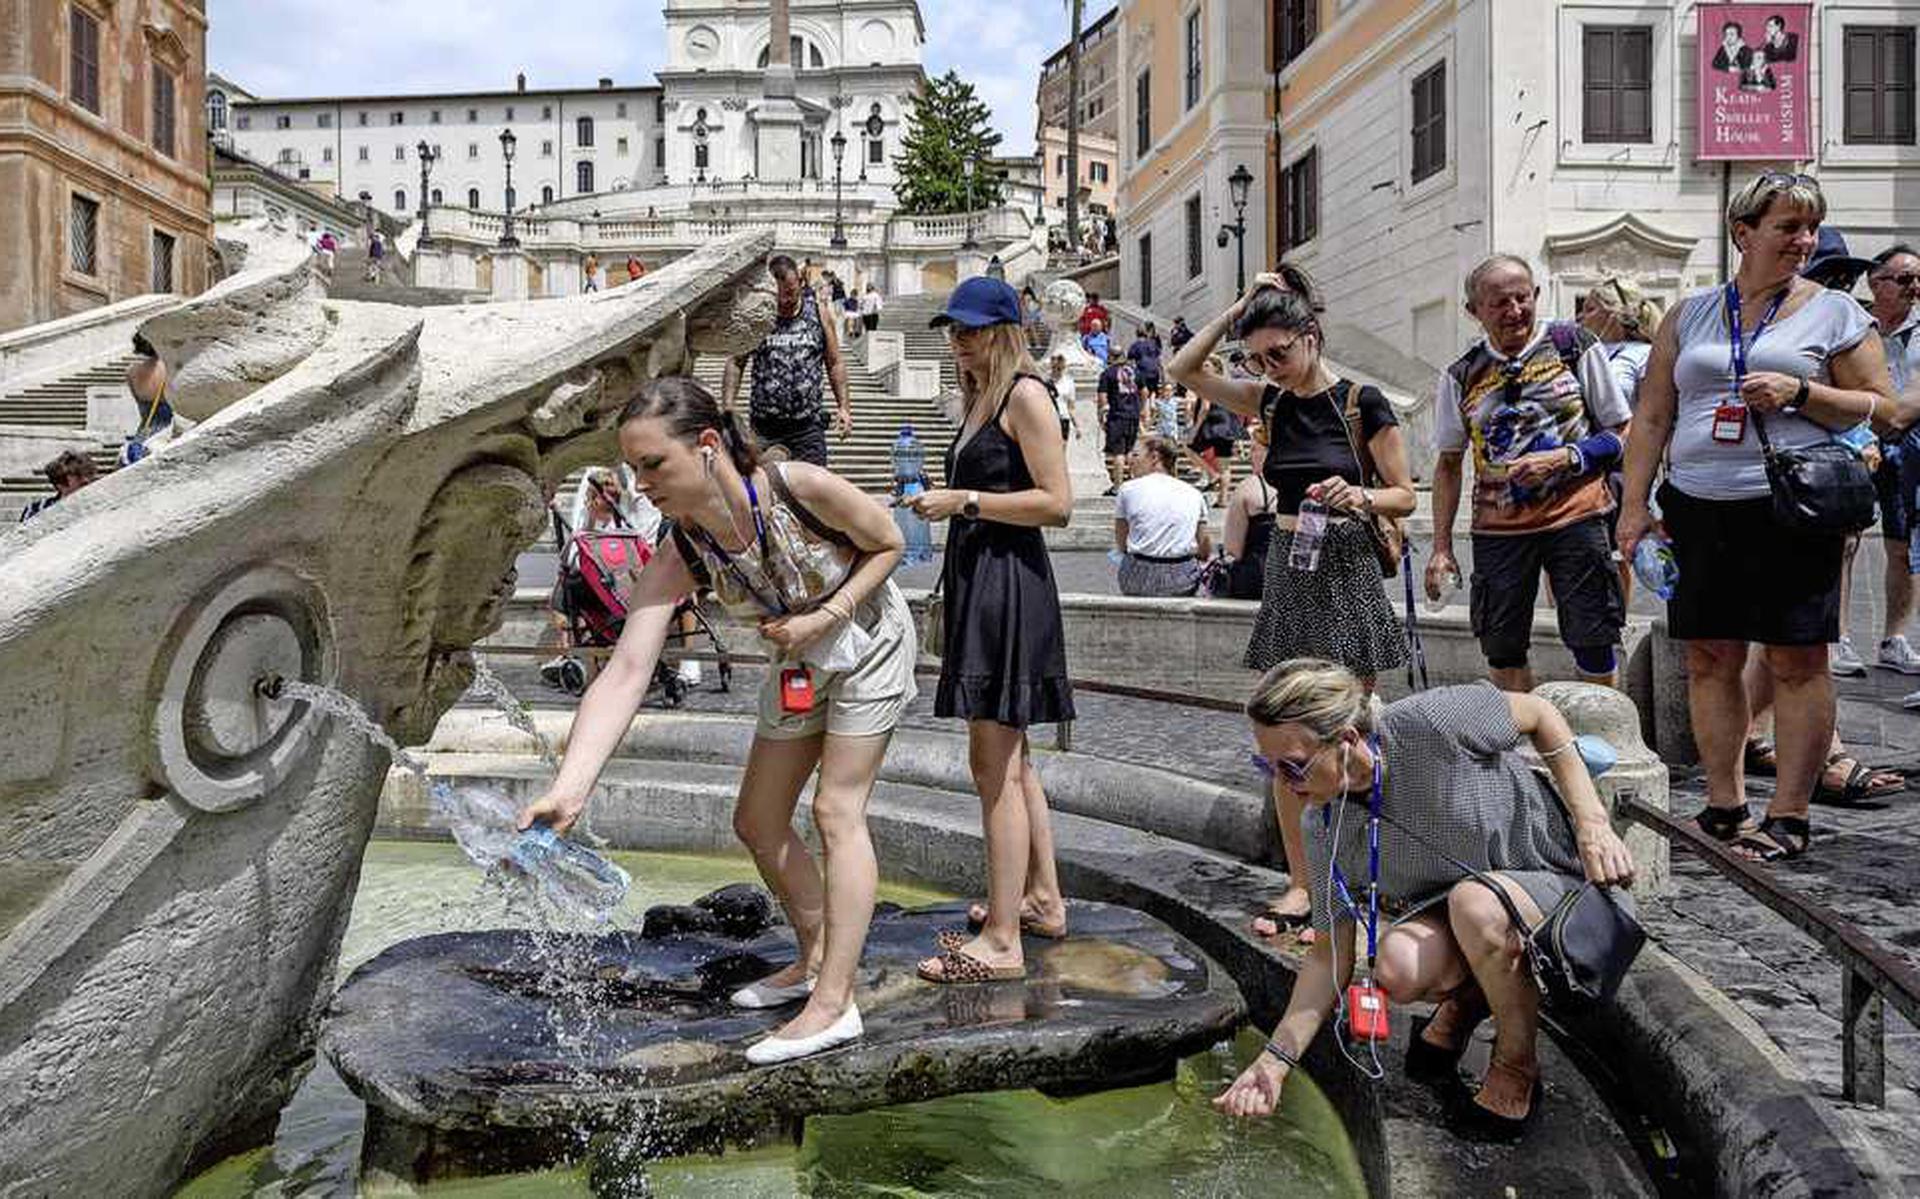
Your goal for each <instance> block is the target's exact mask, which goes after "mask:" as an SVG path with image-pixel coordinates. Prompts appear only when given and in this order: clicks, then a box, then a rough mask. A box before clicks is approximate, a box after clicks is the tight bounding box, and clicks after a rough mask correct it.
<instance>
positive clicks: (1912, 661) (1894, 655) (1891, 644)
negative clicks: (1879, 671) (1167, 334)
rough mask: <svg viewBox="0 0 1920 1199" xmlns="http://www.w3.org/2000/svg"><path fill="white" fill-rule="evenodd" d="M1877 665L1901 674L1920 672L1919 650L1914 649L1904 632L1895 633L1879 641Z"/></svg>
mask: <svg viewBox="0 0 1920 1199" xmlns="http://www.w3.org/2000/svg"><path fill="white" fill-rule="evenodd" d="M1879 665H1880V666H1881V667H1883V668H1884V669H1887V670H1897V671H1899V672H1900V673H1901V674H1920V651H1915V649H1914V648H1913V646H1912V645H1910V644H1909V643H1908V642H1907V638H1906V635H1905V634H1904V633H1897V634H1895V635H1894V636H1892V637H1889V638H1887V639H1886V640H1885V641H1882V642H1881V643H1880V662H1879Z"/></svg>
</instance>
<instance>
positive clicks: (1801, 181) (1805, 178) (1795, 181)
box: [1760, 171, 1820, 191]
mask: <svg viewBox="0 0 1920 1199" xmlns="http://www.w3.org/2000/svg"><path fill="white" fill-rule="evenodd" d="M1760 182H1761V183H1763V184H1765V185H1766V186H1768V187H1771V188H1776V189H1782V190H1784V189H1787V188H1795V187H1810V188H1812V189H1813V190H1815V191H1819V190H1820V181H1819V180H1818V179H1815V178H1814V177H1813V176H1812V175H1802V174H1799V173H1797V172H1789V171H1767V172H1765V173H1763V174H1762V175H1761V176H1760Z"/></svg>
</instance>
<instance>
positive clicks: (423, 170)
mask: <svg viewBox="0 0 1920 1199" xmlns="http://www.w3.org/2000/svg"><path fill="white" fill-rule="evenodd" d="M414 152H415V153H417V154H419V155H420V244H421V245H423V246H430V245H432V244H433V239H432V238H431V237H429V236H427V179H428V178H429V177H430V176H431V175H432V174H433V164H434V163H435V162H437V161H439V159H440V156H439V155H438V154H435V153H434V152H433V147H432V146H430V145H428V144H427V139H426V138H424V137H423V138H421V139H420V144H419V145H417V146H415V147H414Z"/></svg>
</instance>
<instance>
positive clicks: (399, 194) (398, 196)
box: [393, 189, 407, 212]
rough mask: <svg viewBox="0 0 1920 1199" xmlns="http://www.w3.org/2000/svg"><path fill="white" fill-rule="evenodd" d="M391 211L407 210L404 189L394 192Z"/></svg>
mask: <svg viewBox="0 0 1920 1199" xmlns="http://www.w3.org/2000/svg"><path fill="white" fill-rule="evenodd" d="M393 210H394V211H395V212H405V211H406V210H407V193H406V191H405V190H404V189H398V190H395V191H394V193H393Z"/></svg>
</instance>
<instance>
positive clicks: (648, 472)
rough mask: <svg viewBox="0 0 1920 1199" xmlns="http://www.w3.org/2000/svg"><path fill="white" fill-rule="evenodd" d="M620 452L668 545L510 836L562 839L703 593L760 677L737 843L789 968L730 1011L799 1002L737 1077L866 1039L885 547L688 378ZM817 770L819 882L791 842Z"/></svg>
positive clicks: (870, 502) (644, 402)
mask: <svg viewBox="0 0 1920 1199" xmlns="http://www.w3.org/2000/svg"><path fill="white" fill-rule="evenodd" d="M620 453H621V456H622V457H623V458H624V459H625V460H626V462H627V463H628V464H629V465H631V466H632V467H633V469H634V471H635V474H636V477H637V478H638V480H639V487H640V490H641V491H642V492H643V493H644V494H645V495H647V496H648V498H650V499H651V500H652V501H653V502H654V503H655V504H656V505H657V506H658V507H659V508H660V510H661V511H662V512H663V513H665V514H666V515H667V516H668V517H670V518H672V519H673V520H674V522H675V528H674V532H673V535H672V536H671V537H670V538H668V539H667V540H666V541H665V542H664V543H663V544H662V545H661V547H660V550H659V553H658V554H657V555H656V556H655V557H654V559H653V560H652V562H651V563H649V564H648V566H647V569H646V570H645V571H643V572H641V574H640V576H639V578H638V580H637V581H636V583H635V585H634V594H633V598H632V602H631V605H630V609H629V613H628V617H627V624H626V629H625V631H624V632H623V633H622V634H621V637H620V643H619V645H618V647H617V648H616V649H615V650H614V653H613V657H612V659H611V660H610V661H609V662H608V664H607V668H606V669H605V670H604V671H602V672H601V674H600V676H599V677H598V678H596V679H595V680H594V683H593V685H592V686H591V687H589V688H588V689H587V693H586V695H585V697H584V698H583V699H582V700H581V702H580V711H579V713H578V714H577V715H576V716H575V717H574V722H573V731H572V733H571V735H570V736H569V738H568V741H567V755H566V758H565V760H564V761H563V762H562V763H561V765H560V773H559V776H558V777H557V778H556V779H555V780H554V783H553V786H552V787H551V788H550V789H549V790H548V792H547V794H546V795H545V796H544V797H542V798H541V799H540V800H539V801H538V802H537V803H535V804H533V805H531V806H530V807H528V808H527V809H526V810H524V811H523V812H522V813H521V815H520V820H521V824H522V827H525V826H527V825H530V824H532V823H533V822H535V821H541V822H545V823H549V824H551V825H552V826H553V827H554V828H555V829H556V830H557V831H559V832H565V831H566V830H567V829H568V828H569V827H571V826H572V824H573V823H574V822H575V821H576V820H578V819H579V818H580V815H581V813H582V812H583V811H584V810H585V808H586V804H587V797H588V794H589V792H591V791H592V789H593V786H594V783H595V781H596V780H597V779H598V778H599V775H600V771H601V769H602V768H603V767H604V766H605V765H606V762H607V759H608V758H609V757H611V756H612V754H613V751H614V748H615V746H617V745H618V744H619V742H620V739H621V737H623V736H624V735H625V734H626V732H627V728H628V725H629V724H630V723H631V722H632V720H633V717H634V713H635V712H636V711H638V710H639V707H640V701H641V699H642V698H643V697H644V696H645V694H646V688H647V681H648V680H649V679H651V678H652V676H653V668H654V664H655V663H656V662H657V661H658V659H659V656H660V649H661V645H662V644H663V642H664V641H665V638H666V632H667V623H668V619H669V617H670V616H671V614H672V612H673V607H674V603H675V601H676V600H677V599H678V597H680V596H682V595H685V594H687V593H688V592H690V591H692V590H693V589H694V588H695V587H696V586H697V585H701V584H705V585H707V586H710V587H711V588H712V589H713V593H714V596H715V598H716V599H717V600H718V602H719V603H720V604H721V605H722V606H724V607H725V608H727V609H728V611H729V612H731V613H733V614H734V615H736V616H740V617H743V618H747V619H752V620H757V621H758V622H759V628H760V634H761V636H762V637H763V638H764V639H765V640H766V642H767V643H768V646H769V650H770V654H771V656H772V657H773V658H774V659H775V662H774V663H773V664H772V665H771V666H769V668H768V675H767V683H766V686H765V687H763V688H762V689H761V694H760V712H759V722H758V728H757V730H756V732H755V736H754V741H753V749H752V752H751V753H750V755H749V756H748V758H747V765H746V773H745V775H744V777H743V778H742V779H741V781H740V797H739V801H738V804H737V806H736V807H735V809H734V817H733V827H734V831H735V832H736V833H737V834H738V835H739V837H740V839H741V841H743V842H745V843H746V846H747V849H748V850H749V851H750V852H751V853H752V855H753V860H754V865H755V866H756V867H758V868H759V871H760V876H761V877H762V878H763V879H765V880H766V883H767V886H768V887H769V888H771V889H772V890H773V892H774V893H775V894H776V895H777V896H779V898H780V902H781V905H782V906H783V907H784V908H785V909H786V914H787V919H788V921H789V922H790V923H791V924H792V925H793V930H794V936H795V938H796V939H797V941H798V943H799V952H798V954H797V956H796V957H795V959H794V962H793V964H792V965H790V966H788V967H786V968H785V969H782V970H779V971H777V972H775V973H774V974H772V975H769V976H768V977H766V978H764V979H761V980H760V981H759V982H756V983H754V984H752V985H750V986H747V987H742V988H741V989H740V990H739V991H737V992H735V993H734V995H733V1002H734V1003H735V1004H736V1005H738V1006H740V1007H746V1008H767V1007H778V1006H781V1005H784V1004H789V1003H797V1002H800V1001H802V1000H805V1001H806V1005H805V1006H804V1007H802V1008H801V1009H800V1011H799V1013H798V1014H797V1015H795V1016H794V1017H793V1019H792V1020H790V1021H788V1022H787V1023H786V1024H785V1025H783V1026H782V1027H781V1028H780V1029H778V1030H777V1031H776V1032H775V1033H774V1034H773V1035H772V1036H770V1037H767V1038H766V1039H765V1040H763V1041H760V1042H759V1043H758V1044H756V1045H754V1046H752V1047H751V1048H749V1049H748V1050H747V1060H748V1061H749V1062H752V1063H754V1064H757V1065H764V1064H768V1063H772V1062H780V1061H787V1060H790V1059H792V1058H797V1057H805V1056H807V1055H809V1054H813V1053H819V1052H821V1051H823V1050H826V1049H831V1048H833V1047H834V1046H837V1045H842V1044H845V1043H846V1042H848V1041H851V1040H854V1039H855V1038H857V1037H859V1036H860V1035H861V1031H862V1029H861V1022H860V1009H859V1008H858V1007H857V1006H856V1005H855V1004H854V1001H853V988H854V976H855V973H856V971H857V970H858V967H859V964H860V952H861V949H862V947H863V945H864V944H865V942H866V935H867V924H868V921H869V920H870V919H871V917H872V915H873V901H874V892H875V888H876V887H877V885H878V882H879V870H878V866H877V864H876V863H875V861H874V854H873V843H872V841H871V840H870V839H869V838H868V835H867V822H866V805H867V797H868V795H869V794H870V793H871V792H872V790H873V783H874V779H875V778H876V777H877V776H878V775H879V772H880V760H881V758H882V757H883V756H884V755H885V754H886V750H887V741H888V739H889V737H890V736H891V734H892V732H893V728H894V726H895V725H896V724H897V723H898V722H899V719H900V714H901V712H902V711H904V710H905V709H906V706H907V705H908V703H910V702H911V701H912V700H913V697H914V681H913V668H914V661H915V657H916V653H917V648H918V646H917V638H916V636H915V633H914V624H913V617H912V614H911V613H910V612H909V611H908V609H907V603H906V600H905V599H904V598H903V597H902V596H901V594H900V591H899V589H898V588H896V587H895V586H894V585H893V582H892V579H891V578H890V576H891V575H892V573H893V568H894V566H895V564H896V563H898V562H899V560H900V553H901V547H902V543H901V538H900V532H899V529H898V528H897V527H896V526H895V524H894V522H893V517H892V515H891V514H890V513H889V512H888V511H887V510H886V509H885V508H883V507H881V506H880V505H879V503H878V502H876V501H875V500H874V499H873V498H872V497H870V496H868V495H865V494H864V493H862V492H861V491H860V490H858V489H857V488H855V487H854V486H853V485H852V484H851V483H848V482H847V481H846V480H844V479H842V478H840V477H839V476H837V475H834V474H831V473H829V472H828V471H826V470H823V469H821V468H819V467H815V466H810V465H808V464H806V463H803V462H786V463H778V464H769V465H765V466H763V465H761V463H760V461H759V459H758V456H757V454H756V453H755V451H754V448H753V442H752V439H751V438H749V437H748V436H747V435H746V434H745V433H744V432H743V431H742V430H741V428H740V426H739V424H738V422H737V421H736V420H735V418H734V416H733V414H732V413H731V412H723V411H722V410H721V409H720V407H719V406H718V404H716V403H715V401H714V399H713V397H712V395H710V394H709V393H708V392H707V391H706V389H705V388H703V387H701V386H700V384H698V383H696V382H695V381H694V380H692V379H690V378H684V377H674V378H666V379H658V380H655V381H654V382H652V383H649V384H647V385H646V386H645V387H644V388H642V389H641V392H640V394H639V395H638V396H637V397H635V398H634V400H633V401H632V402H631V403H629V404H628V405H627V407H626V409H625V410H624V411H623V412H622V413H621V414H620ZM816 768H817V769H818V770H819V774H820V781H819V784H818V786H817V787H816V788H815V792H814V799H813V821H814V826H815V827H816V828H817V829H818V830H819V832H820V842H821V847H822V849H823V851H824V854H823V856H824V857H825V866H826V870H825V881H824V884H823V882H822V874H821V871H820V870H819V869H818V868H817V867H816V866H815V864H814V861H813V858H812V856H811V855H810V854H809V853H808V852H807V846H806V843H805V842H804V841H802V840H801V839H800V835H799V834H798V833H797V832H795V831H794V828H793V812H794V807H795V805H796V804H797V802H798V801H799V798H800V792H801V790H802V789H804V788H805V786H806V784H807V781H808V780H809V779H810V778H812V777H813V774H814V771H815V769H816Z"/></svg>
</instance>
